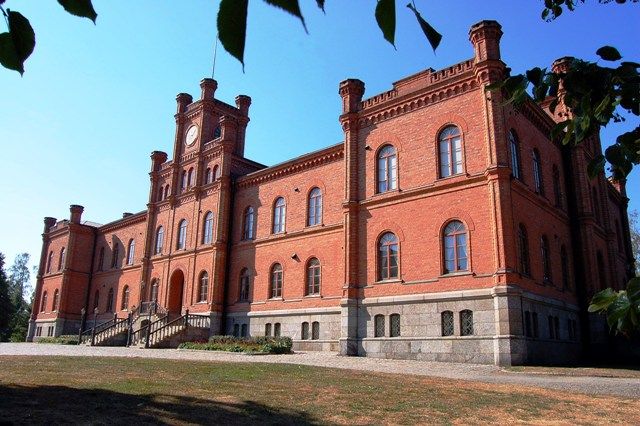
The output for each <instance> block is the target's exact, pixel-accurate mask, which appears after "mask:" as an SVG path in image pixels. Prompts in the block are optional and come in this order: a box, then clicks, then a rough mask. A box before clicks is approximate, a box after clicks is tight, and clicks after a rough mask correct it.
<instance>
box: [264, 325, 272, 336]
mask: <svg viewBox="0 0 640 426" xmlns="http://www.w3.org/2000/svg"><path fill="white" fill-rule="evenodd" d="M264 335H265V336H267V337H271V323H270V322H268V323H266V324H265V325H264Z"/></svg>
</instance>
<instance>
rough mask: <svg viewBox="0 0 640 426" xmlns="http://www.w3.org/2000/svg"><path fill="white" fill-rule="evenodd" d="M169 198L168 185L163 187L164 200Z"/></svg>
mask: <svg viewBox="0 0 640 426" xmlns="http://www.w3.org/2000/svg"><path fill="white" fill-rule="evenodd" d="M168 197H169V185H167V186H165V187H164V198H168Z"/></svg>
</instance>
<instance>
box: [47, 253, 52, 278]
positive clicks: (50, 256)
mask: <svg viewBox="0 0 640 426" xmlns="http://www.w3.org/2000/svg"><path fill="white" fill-rule="evenodd" d="M52 263H53V251H50V252H49V257H48V258H47V274H48V273H49V272H51V264H52Z"/></svg>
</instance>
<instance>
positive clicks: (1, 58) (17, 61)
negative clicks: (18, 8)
mask: <svg viewBox="0 0 640 426" xmlns="http://www.w3.org/2000/svg"><path fill="white" fill-rule="evenodd" d="M7 20H8V21H9V32H8V33H2V34H0V64H2V66H3V67H5V68H8V69H11V70H15V71H18V72H19V73H20V75H22V74H23V73H24V61H26V60H27V58H28V57H29V56H30V55H31V53H32V52H33V48H34V47H35V45H36V35H35V33H34V32H33V28H31V24H30V23H29V20H28V19H27V18H25V17H24V16H22V15H21V14H20V13H18V12H13V11H11V10H9V9H7Z"/></svg>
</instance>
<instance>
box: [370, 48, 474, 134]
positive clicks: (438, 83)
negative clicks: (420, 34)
mask: <svg viewBox="0 0 640 426" xmlns="http://www.w3.org/2000/svg"><path fill="white" fill-rule="evenodd" d="M420 86H422V87H420ZM478 88H479V84H478V82H477V80H476V77H475V75H474V73H473V60H471V59H470V60H467V61H464V62H461V63H459V64H456V65H453V66H451V67H449V68H445V69H442V70H439V71H434V70H433V69H427V70H425V71H422V72H420V73H418V74H415V75H413V76H410V77H407V78H406V79H403V80H400V81H398V82H396V83H394V88H393V89H392V90H389V91H387V92H383V93H381V94H379V95H376V96H374V97H372V98H369V99H365V100H364V101H362V103H361V110H360V112H359V115H360V121H359V124H360V126H361V127H366V126H369V125H372V124H376V123H378V122H380V121H385V120H388V119H391V118H394V117H397V116H399V115H402V114H406V113H409V112H412V111H414V110H416V109H419V108H424V107H426V106H429V105H432V104H435V103H438V102H441V101H444V100H446V99H450V98H452V97H455V96H458V95H461V94H463V93H467V92H469V91H471V90H476V89H478Z"/></svg>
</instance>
